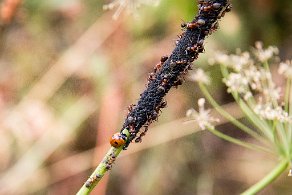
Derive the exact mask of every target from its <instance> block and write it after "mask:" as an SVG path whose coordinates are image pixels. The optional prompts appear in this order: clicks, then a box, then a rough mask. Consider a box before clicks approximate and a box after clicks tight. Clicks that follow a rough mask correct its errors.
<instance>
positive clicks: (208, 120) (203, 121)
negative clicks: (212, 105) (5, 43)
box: [186, 98, 219, 130]
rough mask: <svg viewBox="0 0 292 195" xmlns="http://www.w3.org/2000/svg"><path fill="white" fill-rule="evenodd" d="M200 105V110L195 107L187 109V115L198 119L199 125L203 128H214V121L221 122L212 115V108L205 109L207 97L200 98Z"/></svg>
mask: <svg viewBox="0 0 292 195" xmlns="http://www.w3.org/2000/svg"><path fill="white" fill-rule="evenodd" d="M198 106H199V112H197V111H196V110H195V109H193V108H191V109H189V110H188V111H187V113H186V115H187V117H189V118H192V119H194V120H195V121H197V123H198V125H199V127H200V128H201V129H202V130H205V129H206V128H214V126H213V125H212V122H219V119H217V118H214V117H212V116H211V115H210V111H211V110H210V109H207V110H206V109H205V99H204V98H200V99H199V100H198Z"/></svg>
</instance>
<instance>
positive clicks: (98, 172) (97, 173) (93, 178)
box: [76, 129, 130, 195]
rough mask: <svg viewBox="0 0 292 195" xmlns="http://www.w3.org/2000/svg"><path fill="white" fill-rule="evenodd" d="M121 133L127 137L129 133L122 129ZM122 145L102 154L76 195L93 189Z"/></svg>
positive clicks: (109, 167)
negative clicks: (101, 157)
mask: <svg viewBox="0 0 292 195" xmlns="http://www.w3.org/2000/svg"><path fill="white" fill-rule="evenodd" d="M123 133H124V134H125V135H127V137H129V135H130V133H129V130H127V129H124V130H123ZM123 146H124V145H122V146H120V147H119V148H115V147H111V148H110V149H109V151H108V152H107V154H106V155H105V156H104V158H103V159H102V161H101V162H100V163H99V165H98V166H97V167H96V169H95V170H94V171H93V173H92V174H91V175H90V177H89V178H88V179H87V181H86V182H85V183H84V184H83V186H82V187H81V188H80V190H79V191H78V192H77V194H76V195H88V194H90V192H91V191H92V190H93V188H94V187H95V186H96V185H97V184H98V182H99V181H100V180H101V178H102V177H103V176H104V175H105V173H106V172H107V171H108V170H110V169H111V167H112V164H113V163H114V161H115V160H116V157H117V156H118V155H119V154H120V152H121V151H122V150H123Z"/></svg>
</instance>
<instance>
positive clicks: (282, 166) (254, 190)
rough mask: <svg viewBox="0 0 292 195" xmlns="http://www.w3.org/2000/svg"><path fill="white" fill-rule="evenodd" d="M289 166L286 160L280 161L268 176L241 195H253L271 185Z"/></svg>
mask: <svg viewBox="0 0 292 195" xmlns="http://www.w3.org/2000/svg"><path fill="white" fill-rule="evenodd" d="M288 166H289V161H288V160H287V159H284V160H282V161H281V162H280V163H279V164H278V166H276V167H275V168H274V169H273V170H272V171H271V172H270V173H269V174H268V175H266V176H265V177H264V178H263V179H262V180H260V181H259V182H258V183H256V184H255V185H253V186H251V187H250V188H249V189H248V190H246V191H245V192H243V193H242V194H241V195H253V194H256V193H258V192H259V191H261V190H262V189H264V188H265V187H266V186H267V185H269V184H270V183H272V182H273V181H274V180H275V179H276V178H277V177H279V176H280V175H281V173H283V172H284V171H285V170H286V169H287V168H288Z"/></svg>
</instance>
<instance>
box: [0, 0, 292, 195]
mask: <svg viewBox="0 0 292 195" xmlns="http://www.w3.org/2000/svg"><path fill="white" fill-rule="evenodd" d="M6 1H9V0H2V1H1V2H0V3H1V4H4V3H5V2H6ZM20 2H21V1H20ZM106 3H109V1H107V2H104V1H99V0H85V1H81V0H70V1H69V0H63V1H57V0H54V1H39V0H27V1H23V2H21V3H20V4H19V5H18V8H17V9H16V11H15V13H14V16H13V20H12V21H11V22H10V23H9V24H5V25H4V24H3V23H1V29H0V56H1V58H0V126H1V128H0V129H1V130H0V155H1V160H0V171H1V172H0V193H1V194H7V192H10V194H74V193H75V192H77V190H78V189H79V188H80V186H81V185H82V182H84V181H85V179H86V177H87V175H88V174H89V173H90V169H91V168H92V167H94V165H96V164H97V162H98V161H99V160H100V159H101V156H102V155H103V154H104V151H105V150H106V149H107V147H109V144H108V139H109V137H110V136H111V134H112V133H114V132H116V131H118V130H119V128H120V127H121V125H122V123H123V119H124V116H125V115H126V113H127V106H128V105H129V104H131V103H135V102H136V101H137V99H138V98H139V94H140V93H141V92H142V91H143V89H144V87H145V83H146V80H147V77H148V72H150V71H151V70H152V68H153V66H154V65H155V64H156V63H157V62H158V61H159V59H160V56H162V55H165V54H168V53H170V51H171V50H172V48H173V47H174V44H175V40H176V39H177V35H178V34H180V33H181V31H180V23H182V22H183V21H189V20H191V19H192V17H193V16H194V15H195V13H196V11H197V6H196V2H193V1H188V0H181V1H173V0H171V1H168V0H161V1H160V4H159V5H158V6H142V7H140V8H139V9H138V10H136V11H137V14H138V18H136V19H135V18H134V17H132V16H131V15H127V14H124V13H122V14H121V16H120V17H119V18H118V19H117V20H116V21H113V20H112V15H113V13H114V11H103V10H102V6H103V5H104V4H106ZM291 7H292V2H291V1H288V0H284V1H276V0H270V1H260V0H256V1H234V2H233V9H232V11H231V12H230V13H228V14H226V16H225V17H224V18H223V19H222V21H221V22H220V28H219V30H218V31H217V32H215V33H214V34H212V35H211V36H210V37H209V38H208V39H207V42H206V47H205V48H206V52H205V54H202V55H201V56H200V58H199V60H198V61H197V62H195V63H194V67H198V66H205V65H206V63H207V58H208V57H210V56H212V53H213V51H214V50H217V49H222V50H227V51H234V50H235V49H236V48H242V49H246V48H248V47H249V46H250V45H253V43H254V41H255V40H261V41H263V42H264V43H265V44H266V45H268V44H270V45H277V46H278V47H279V48H280V50H281V53H282V54H283V55H282V56H281V58H282V59H286V58H291V57H292V56H291V54H292V52H291V45H292V44H291V42H292V37H291V34H292V32H291V31H292V29H291V26H292V21H291V20H292V17H291V14H292V12H291ZM209 70H210V74H211V75H212V78H213V82H214V83H213V84H212V90H213V91H214V93H213V94H214V96H216V98H217V99H220V100H221V102H222V103H226V102H229V101H230V97H229V96H228V95H226V94H225V93H223V91H224V90H222V84H221V75H220V73H219V71H218V69H216V68H212V69H209ZM198 91H199V90H198V89H197V88H196V86H195V85H193V84H192V83H190V82H186V83H185V84H184V85H183V86H182V87H179V88H178V89H176V90H172V91H171V92H170V93H169V95H168V96H167V101H168V107H167V108H166V109H164V110H163V113H161V116H160V117H159V121H158V122H157V123H155V124H153V125H152V126H155V129H153V131H152V129H151V128H150V130H149V135H146V137H145V140H144V141H143V142H142V143H140V144H132V145H131V146H130V147H129V150H128V151H126V152H125V156H124V157H121V158H120V159H118V160H117V163H116V164H115V165H114V167H113V170H112V171H111V173H110V178H109V181H108V182H107V180H106V179H105V180H104V182H103V183H101V185H100V186H98V187H97V189H96V191H95V192H94V193H96V194H102V193H106V194H127V195H128V194H142V195H143V194H145V195H146V194H184V195H187V194H238V193H239V192H241V191H242V190H243V189H245V188H247V187H248V186H250V185H251V184H253V183H254V182H255V181H257V180H259V179H260V178H261V177H262V176H263V175H264V174H265V173H266V172H267V171H269V170H270V168H271V167H273V160H271V159H270V158H269V157H266V156H263V155H261V154H258V153H251V152H250V151H245V150H243V149H241V148H238V147H236V146H233V145H232V144H229V143H226V142H224V141H222V140H219V139H217V138H215V137H214V136H213V135H210V134H209V133H207V132H200V133H196V134H190V133H185V134H182V132H185V130H186V126H185V125H184V123H182V121H175V120H176V119H180V118H183V117H184V114H185V111H186V110H187V109H188V108H189V107H192V106H194V105H195V102H196V100H197V99H198V98H199V97H200V93H199V92H198ZM172 122H175V123H176V125H178V127H179V128H177V129H176V132H178V134H179V133H181V136H179V135H178V136H177V137H181V138H179V139H174V138H169V139H168V140H170V141H161V144H160V145H155V146H152V145H151V144H148V143H153V142H155V143H156V142H158V143H159V140H163V139H164V138H165V137H168V135H169V133H168V131H166V130H165V129H164V128H165V127H164V126H163V125H164V124H168V123H171V124H172ZM195 129H196V126H195V125H194V127H193V130H194V131H193V132H195ZM222 129H224V130H225V131H226V132H229V131H231V132H230V133H231V134H234V135H235V136H238V137H240V136H242V135H240V134H239V133H238V132H237V131H236V130H234V129H231V128H230V127H229V126H228V124H224V125H222ZM159 132H163V133H159ZM152 134H153V135H155V137H154V138H157V137H158V138H157V140H158V141H155V140H154V138H153V136H152V137H151V135H152ZM186 135H187V136H186ZM147 136H149V137H151V138H153V140H147ZM245 139H249V138H245ZM104 144H105V147H103V146H104ZM143 144H145V146H147V147H146V150H143V151H140V150H139V147H140V145H142V146H143ZM290 186H291V185H290V184H288V180H287V178H285V177H283V178H281V182H278V183H276V184H274V185H272V186H271V187H270V188H268V189H267V190H266V192H263V193H273V192H275V193H278V194H289V188H290ZM4 190H5V191H4ZM8 194H9V193H8Z"/></svg>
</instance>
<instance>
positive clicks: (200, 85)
mask: <svg viewBox="0 0 292 195" xmlns="http://www.w3.org/2000/svg"><path fill="white" fill-rule="evenodd" d="M199 87H200V89H201V91H202V92H203V94H204V96H205V97H206V98H207V99H208V101H209V102H210V104H211V105H212V106H213V107H214V108H215V109H216V110H217V111H218V112H219V113H220V114H221V115H222V116H223V117H225V118H226V119H228V120H229V121H230V122H231V123H233V124H234V125H235V126H237V127H238V128H239V129H240V130H242V131H244V132H245V133H247V134H249V135H250V136H252V137H253V138H255V139H257V140H259V141H263V140H262V139H261V138H260V136H259V135H258V134H257V133H256V132H255V131H253V130H252V129H250V128H249V127H247V126H245V125H244V124H242V123H241V122H239V121H238V120H236V119H235V118H234V117H233V116H232V115H230V114H229V113H228V112H226V111H225V110H224V109H223V108H222V107H221V106H220V105H219V104H218V103H217V102H216V101H215V100H214V98H213V97H212V96H211V94H210V93H209V91H208V90H207V88H206V87H205V85H203V84H202V83H199Z"/></svg>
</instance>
